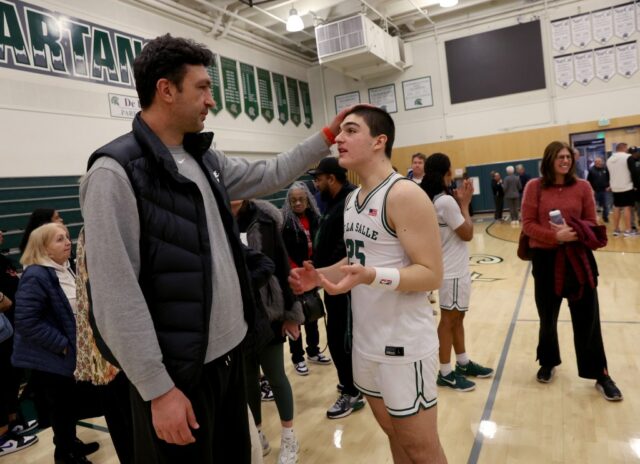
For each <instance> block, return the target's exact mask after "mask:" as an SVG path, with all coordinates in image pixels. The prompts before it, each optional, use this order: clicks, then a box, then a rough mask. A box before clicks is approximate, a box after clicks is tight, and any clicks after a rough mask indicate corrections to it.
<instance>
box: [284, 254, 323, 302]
mask: <svg viewBox="0 0 640 464" xmlns="http://www.w3.org/2000/svg"><path fill="white" fill-rule="evenodd" d="M319 276H320V274H319V273H318V271H317V270H316V268H315V267H313V264H311V261H304V262H303V263H302V267H297V268H295V269H291V272H290V273H289V286H290V287H291V290H292V291H293V293H294V294H295V295H301V294H303V293H304V292H308V291H309V290H313V289H314V288H316V287H318V286H319V285H320V279H319Z"/></svg>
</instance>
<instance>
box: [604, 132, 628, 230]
mask: <svg viewBox="0 0 640 464" xmlns="http://www.w3.org/2000/svg"><path fill="white" fill-rule="evenodd" d="M626 151H627V144H626V143H619V144H618V145H617V146H616V152H615V153H613V154H612V155H611V157H610V158H609V159H608V160H607V168H608V169H609V179H610V185H611V191H612V192H613V236H614V237H617V236H618V235H620V215H621V214H622V216H623V219H624V225H625V226H626V229H625V231H624V232H623V236H624V237H631V236H633V235H634V233H633V230H632V229H631V208H632V207H633V206H634V205H635V193H634V191H633V181H632V180H631V172H630V171H629V163H628V159H629V157H630V156H631V155H630V154H629V153H627V152H626Z"/></svg>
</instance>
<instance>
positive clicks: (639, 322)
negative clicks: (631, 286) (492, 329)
mask: <svg viewBox="0 0 640 464" xmlns="http://www.w3.org/2000/svg"><path fill="white" fill-rule="evenodd" d="M517 322H540V320H539V319H518V321H517ZM558 322H563V323H567V322H571V319H558ZM600 324H640V321H603V320H600Z"/></svg>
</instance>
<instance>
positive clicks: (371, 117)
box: [345, 105, 396, 159]
mask: <svg viewBox="0 0 640 464" xmlns="http://www.w3.org/2000/svg"><path fill="white" fill-rule="evenodd" d="M350 114H355V115H357V116H360V117H361V118H362V119H364V122H366V123H367V126H369V133H370V134H371V135H372V136H373V137H376V136H378V135H386V136H387V143H386V145H385V147H384V154H385V155H386V157H387V158H389V159H391V151H392V149H393V142H394V140H395V138H396V126H395V124H394V123H393V119H392V118H391V116H390V115H389V113H387V112H386V111H385V110H383V109H382V108H376V107H373V106H360V105H359V106H356V107H355V108H353V109H352V110H351V111H349V112H348V113H347V114H346V115H345V117H346V116H348V115H350Z"/></svg>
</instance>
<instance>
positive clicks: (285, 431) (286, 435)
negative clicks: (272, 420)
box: [282, 427, 295, 440]
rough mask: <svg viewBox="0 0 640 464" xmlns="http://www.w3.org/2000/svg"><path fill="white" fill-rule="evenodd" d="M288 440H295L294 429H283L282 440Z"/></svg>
mask: <svg viewBox="0 0 640 464" xmlns="http://www.w3.org/2000/svg"><path fill="white" fill-rule="evenodd" d="M287 438H289V439H291V438H295V435H294V434H293V427H282V439H283V440H285V439H287Z"/></svg>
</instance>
